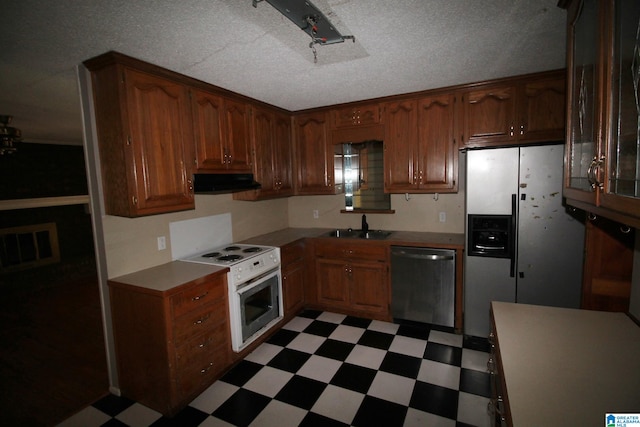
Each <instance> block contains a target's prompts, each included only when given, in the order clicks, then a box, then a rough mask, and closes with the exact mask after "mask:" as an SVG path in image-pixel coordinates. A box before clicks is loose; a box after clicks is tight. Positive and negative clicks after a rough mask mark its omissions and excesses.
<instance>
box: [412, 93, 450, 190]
mask: <svg viewBox="0 0 640 427" xmlns="http://www.w3.org/2000/svg"><path fill="white" fill-rule="evenodd" d="M454 116H455V97H454V95H452V94H447V95H441V96H434V97H429V98H423V99H421V100H420V101H419V102H418V155H419V161H418V165H419V171H418V180H419V187H420V190H422V191H429V192H439V193H446V192H455V191H457V190H458V185H457V176H458V150H457V146H456V141H455V138H454Z"/></svg>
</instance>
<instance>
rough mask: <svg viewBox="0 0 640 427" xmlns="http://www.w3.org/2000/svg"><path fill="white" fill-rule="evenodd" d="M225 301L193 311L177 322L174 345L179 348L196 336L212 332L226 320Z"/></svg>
mask: <svg viewBox="0 0 640 427" xmlns="http://www.w3.org/2000/svg"><path fill="white" fill-rule="evenodd" d="M226 316H227V314H226V311H225V301H224V300H221V301H219V302H217V303H214V304H210V305H206V306H204V307H201V308H200V309H199V310H193V311H192V312H189V313H187V314H185V315H184V316H182V317H180V318H179V319H177V320H176V321H175V326H174V334H175V342H174V344H175V345H177V346H179V345H182V344H183V343H184V342H185V341H187V340H190V339H191V338H193V337H195V336H196V335H199V334H202V333H205V332H207V331H210V330H211V329H212V328H214V327H216V326H218V324H220V323H222V322H224V321H225V319H226Z"/></svg>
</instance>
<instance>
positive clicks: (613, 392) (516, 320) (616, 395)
mask: <svg viewBox="0 0 640 427" xmlns="http://www.w3.org/2000/svg"><path fill="white" fill-rule="evenodd" d="M491 310H492V316H493V321H494V332H495V336H496V339H497V347H498V349H499V358H500V360H501V362H502V374H503V379H504V383H505V385H506V391H503V392H504V393H505V395H506V399H507V401H508V405H509V410H510V412H511V418H512V420H513V425H514V426H516V427H519V426H551V425H571V426H583V427H586V426H598V427H600V426H603V425H605V423H604V419H605V415H606V414H609V413H634V414H638V413H640V326H638V325H636V324H635V323H634V322H633V321H632V320H631V319H630V318H629V317H628V316H627V315H626V314H624V313H609V312H598V311H589V310H577V309H564V308H556V307H542V306H534V305H526V304H513V303H504V302H495V301H494V302H493V303H492V304H491Z"/></svg>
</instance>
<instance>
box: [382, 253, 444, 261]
mask: <svg viewBox="0 0 640 427" xmlns="http://www.w3.org/2000/svg"><path fill="white" fill-rule="evenodd" d="M391 255H399V256H402V257H403V258H413V259H424V260H427V261H449V260H452V259H454V256H453V255H436V254H416V253H409V252H405V251H394V252H392V253H391Z"/></svg>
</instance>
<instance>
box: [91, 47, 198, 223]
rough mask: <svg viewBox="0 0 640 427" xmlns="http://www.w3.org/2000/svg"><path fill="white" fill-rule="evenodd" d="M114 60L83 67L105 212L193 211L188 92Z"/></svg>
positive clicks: (100, 60)
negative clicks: (91, 105) (87, 74)
mask: <svg viewBox="0 0 640 427" xmlns="http://www.w3.org/2000/svg"><path fill="white" fill-rule="evenodd" d="M119 59H120V57H119V56H118V55H112V54H107V55H103V56H102V57H97V58H94V60H89V61H87V62H85V65H86V66H87V68H88V69H89V70H90V71H91V78H92V90H93V102H94V109H95V115H96V131H97V137H98V145H99V152H100V162H101V170H102V185H103V190H104V203H105V213H106V214H108V215H118V216H125V217H137V216H143V215H151V214H158V213H165V212H173V211H180V210H186V209H194V197H193V184H192V166H193V163H194V156H193V133H192V125H191V113H190V111H191V110H190V108H189V90H188V88H187V87H186V86H185V85H183V84H181V83H178V82H175V81H173V80H170V79H167V78H164V77H162V76H158V75H154V74H153V73H149V72H143V71H138V70H136V69H134V68H132V67H131V66H126V65H124V64H123V63H121V62H120V61H119ZM126 62H130V61H126Z"/></svg>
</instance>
